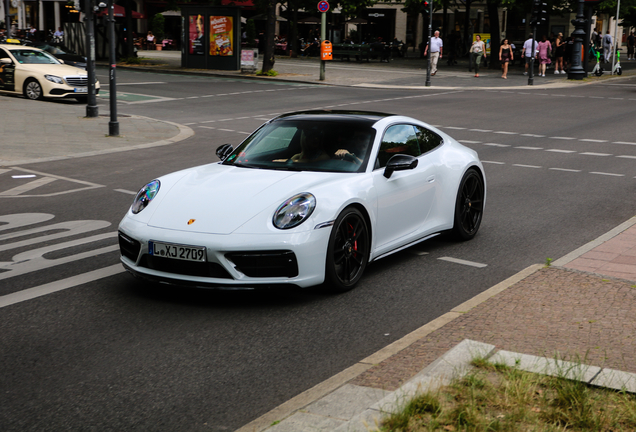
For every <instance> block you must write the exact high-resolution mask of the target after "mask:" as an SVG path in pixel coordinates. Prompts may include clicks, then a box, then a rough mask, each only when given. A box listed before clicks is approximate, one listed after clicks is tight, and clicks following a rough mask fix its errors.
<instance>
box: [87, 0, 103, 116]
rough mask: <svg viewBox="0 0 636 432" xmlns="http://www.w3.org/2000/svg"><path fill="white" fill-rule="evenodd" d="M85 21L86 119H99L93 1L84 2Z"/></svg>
mask: <svg viewBox="0 0 636 432" xmlns="http://www.w3.org/2000/svg"><path fill="white" fill-rule="evenodd" d="M84 20H85V21H86V49H87V51H88V52H87V53H86V57H87V61H86V72H87V75H88V95H87V100H88V104H87V105H86V117H98V116H99V110H98V108H97V98H96V97H95V27H94V25H93V1H92V0H85V1H84Z"/></svg>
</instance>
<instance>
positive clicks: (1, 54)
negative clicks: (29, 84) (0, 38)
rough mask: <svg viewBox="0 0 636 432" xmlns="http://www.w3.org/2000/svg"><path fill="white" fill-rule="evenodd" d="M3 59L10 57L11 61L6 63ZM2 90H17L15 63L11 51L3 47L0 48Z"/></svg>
mask: <svg viewBox="0 0 636 432" xmlns="http://www.w3.org/2000/svg"><path fill="white" fill-rule="evenodd" d="M2 59H9V60H11V63H10V64H7V63H4V62H3V61H2ZM5 61H6V60H5ZM0 90H5V91H15V63H14V62H13V59H12V58H11V56H9V53H7V51H6V50H4V49H2V48H0Z"/></svg>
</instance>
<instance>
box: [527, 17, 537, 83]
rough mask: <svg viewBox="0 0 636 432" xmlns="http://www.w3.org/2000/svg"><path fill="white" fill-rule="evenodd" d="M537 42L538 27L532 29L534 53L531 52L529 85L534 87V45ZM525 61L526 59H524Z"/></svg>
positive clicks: (533, 50) (533, 51)
mask: <svg viewBox="0 0 636 432" xmlns="http://www.w3.org/2000/svg"><path fill="white" fill-rule="evenodd" d="M536 41H537V25H536V24H535V25H534V27H533V28H532V52H530V73H528V85H534V58H535V57H536V55H535V49H534V44H535V42H536ZM524 60H525V59H524Z"/></svg>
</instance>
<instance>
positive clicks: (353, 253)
mask: <svg viewBox="0 0 636 432" xmlns="http://www.w3.org/2000/svg"><path fill="white" fill-rule="evenodd" d="M370 248H371V236H370V235H369V229H368V227H367V222H366V220H365V218H364V216H363V215H362V213H361V212H360V211H359V210H358V209H356V208H355V207H347V208H346V209H344V210H343V211H342V213H340V215H339V216H338V218H337V219H336V222H335V223H334V225H333V228H332V230H331V235H330V237H329V246H328V249H327V265H326V269H325V284H326V286H327V288H328V289H330V290H332V291H336V292H345V291H349V290H350V289H352V288H353V287H355V285H356V284H357V283H358V281H360V279H361V278H362V274H363V273H364V269H365V268H366V266H367V263H368V261H369V251H370Z"/></svg>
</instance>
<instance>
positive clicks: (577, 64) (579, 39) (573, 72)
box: [568, 0, 587, 80]
mask: <svg viewBox="0 0 636 432" xmlns="http://www.w3.org/2000/svg"><path fill="white" fill-rule="evenodd" d="M584 5H585V0H579V7H578V12H577V14H576V19H573V20H572V21H571V22H572V24H574V27H575V29H574V32H573V33H572V38H573V41H574V46H573V47H572V66H571V67H570V69H568V79H574V80H582V79H583V78H585V76H586V73H585V70H584V69H583V65H582V64H581V49H582V48H581V47H582V46H583V38H584V37H585V35H586V32H585V30H584V29H585V25H586V23H587V20H586V19H585V15H584V14H583V6H584Z"/></svg>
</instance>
